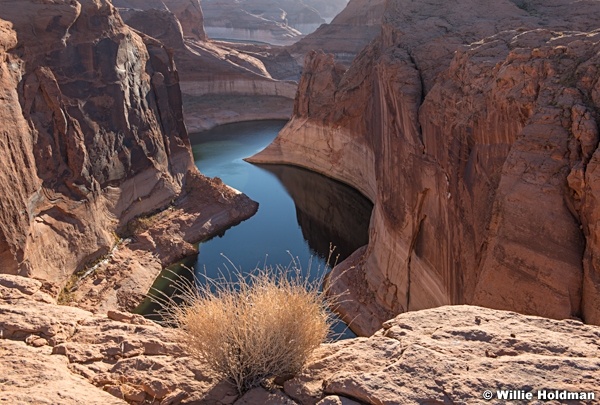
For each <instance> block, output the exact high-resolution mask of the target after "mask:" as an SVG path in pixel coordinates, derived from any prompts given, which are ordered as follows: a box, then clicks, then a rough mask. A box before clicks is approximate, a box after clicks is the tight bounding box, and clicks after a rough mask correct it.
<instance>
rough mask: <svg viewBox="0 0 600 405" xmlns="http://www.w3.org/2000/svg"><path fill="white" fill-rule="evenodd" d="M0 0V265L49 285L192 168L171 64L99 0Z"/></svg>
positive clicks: (97, 251)
mask: <svg viewBox="0 0 600 405" xmlns="http://www.w3.org/2000/svg"><path fill="white" fill-rule="evenodd" d="M0 6H1V7H0V19H2V20H3V21H2V22H1V24H0V35H1V37H0V69H1V70H0V71H1V72H2V76H1V91H2V97H1V98H0V117H1V118H2V122H3V123H4V127H3V129H2V132H1V141H0V153H1V154H2V156H3V159H2V161H3V163H2V169H1V170H0V193H1V194H2V199H1V200H0V204H1V206H0V215H1V217H0V269H1V272H3V273H9V274H20V275H25V276H29V277H34V278H39V279H42V280H44V281H47V282H50V283H51V284H53V285H54V287H55V288H57V287H58V288H60V287H62V286H63V285H64V284H65V283H66V281H67V278H69V277H70V276H71V275H72V274H73V273H74V272H75V271H77V270H81V269H82V268H83V267H85V266H86V265H88V264H90V263H92V262H94V261H95V260H97V259H98V258H100V257H102V256H103V255H105V254H107V253H109V251H111V249H112V248H113V246H115V244H116V243H117V240H118V237H117V233H119V232H120V231H122V230H123V229H124V228H125V226H126V225H127V224H128V222H129V221H130V220H131V219H133V218H135V217H137V216H139V215H141V214H147V213H150V212H153V211H155V210H158V209H161V208H164V207H166V206H168V205H169V204H171V203H172V202H173V201H174V200H175V199H176V198H177V197H179V196H180V191H181V190H182V186H183V185H184V184H185V183H186V182H187V181H188V178H189V177H190V173H193V174H194V177H197V169H196V168H195V166H194V164H193V159H192V155H191V150H190V145H189V139H188V133H187V130H186V128H185V125H184V122H183V113H182V95H181V92H180V88H179V80H178V72H177V70H176V68H175V64H174V61H173V57H172V54H171V52H170V51H169V50H168V49H167V48H165V46H164V45H163V44H162V43H160V42H158V41H157V40H155V39H153V38H150V37H149V36H146V35H143V34H140V33H136V32H134V31H133V30H131V29H130V28H129V27H128V26H127V25H125V24H124V23H123V22H122V20H121V17H120V16H119V14H118V13H117V11H116V9H115V8H114V7H113V6H112V4H111V3H110V2H109V1H96V0H81V1H54V2H39V1H33V0H31V1H22V0H19V1H16V0H2V1H0ZM4 20H6V21H4ZM207 184H209V187H210V183H207ZM237 220H239V218H238V219H237ZM52 291H56V290H55V289H52Z"/></svg>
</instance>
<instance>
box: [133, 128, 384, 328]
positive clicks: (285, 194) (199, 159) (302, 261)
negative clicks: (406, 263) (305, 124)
mask: <svg viewBox="0 0 600 405" xmlns="http://www.w3.org/2000/svg"><path fill="white" fill-rule="evenodd" d="M284 125H285V121H255V122H242V123H236V124H229V125H223V126H220V127H217V128H215V129H212V130H209V131H204V132H200V133H197V134H192V135H191V136H190V139H191V143H192V149H193V153H194V160H195V163H196V166H197V167H198V169H199V170H200V172H202V173H203V174H204V175H206V176H209V177H219V178H221V179H222V180H223V182H225V184H228V185H230V186H231V187H234V188H236V189H237V190H240V191H241V192H243V193H244V194H246V195H248V196H249V197H250V198H252V199H253V200H255V201H257V202H258V203H259V204H260V205H259V209H258V212H257V213H256V214H255V215H254V216H253V217H251V218H250V219H248V220H246V221H244V222H242V223H240V224H239V225H236V226H234V227H232V228H230V229H228V230H227V231H225V232H224V233H223V234H222V235H220V236H217V237H214V238H213V239H211V240H209V241H206V242H204V243H201V244H200V246H199V254H198V255H197V256H194V257H191V258H188V259H186V260H184V261H183V262H182V263H181V264H178V265H175V266H172V267H171V268H170V270H169V271H176V272H178V273H179V272H180V270H181V269H180V267H181V266H182V265H184V266H186V267H192V268H193V269H194V270H195V272H196V275H198V276H200V278H202V277H203V275H204V274H206V276H208V277H211V278H218V277H219V276H221V275H227V274H228V273H229V272H230V271H232V270H234V268H233V266H235V267H236V268H237V269H238V270H240V271H242V272H243V273H247V272H250V271H252V270H254V269H256V268H263V267H264V266H265V265H267V266H273V267H274V266H276V265H282V266H284V267H286V266H288V265H290V264H292V261H294V262H295V264H296V265H297V266H299V267H301V268H302V270H303V275H304V276H307V277H309V278H310V279H315V278H316V277H319V276H321V275H323V272H324V271H326V269H327V267H331V266H333V265H334V264H335V263H336V261H337V262H339V261H342V260H344V259H345V258H347V257H348V256H349V255H350V254H352V253H353V252H354V251H355V250H356V249H358V248H360V247H361V246H364V245H366V244H367V243H368V226H369V219H370V215H371V211H372V208H373V206H372V204H371V202H370V201H369V200H368V199H367V198H365V197H364V196H363V195H361V194H360V193H359V192H358V191H356V190H355V189H353V188H351V187H349V186H347V185H345V184H342V183H340V182H337V181H334V180H331V179H329V178H327V177H325V176H322V175H320V174H318V173H314V172H311V171H308V170H305V169H301V168H298V167H294V166H286V165H254V164H250V163H247V162H245V161H244V160H243V159H244V158H245V157H248V156H251V155H253V154H255V153H257V152H259V151H260V150H262V149H263V148H264V147H266V146H267V145H268V144H269V143H270V142H271V141H272V140H273V139H274V138H275V137H276V136H277V133H278V132H279V130H280V129H281V128H283V126H284ZM332 246H333V247H335V249H334V251H333V253H332V254H331V255H330V249H331V247H332ZM330 256H331V258H330ZM328 259H329V260H330V263H327V261H328ZM167 273H168V272H167ZM163 276H166V277H169V275H168V274H163ZM154 287H155V288H158V289H166V288H168V285H165V281H164V280H161V277H159V279H158V280H157V282H156V284H155V286H154ZM155 309H156V306H154V305H149V302H148V301H146V302H144V303H143V304H142V305H141V306H140V308H139V310H138V312H140V313H144V314H147V315H148V316H152V313H153V311H154V310H155ZM334 335H335V336H336V337H337V336H339V337H344V338H347V337H352V336H354V334H353V333H352V332H351V331H349V330H347V327H346V325H345V324H343V323H341V321H339V322H337V323H336V325H335V326H334Z"/></svg>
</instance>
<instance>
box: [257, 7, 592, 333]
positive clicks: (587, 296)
mask: <svg viewBox="0 0 600 405" xmlns="http://www.w3.org/2000/svg"><path fill="white" fill-rule="evenodd" d="M598 16H600V2H598V1H578V2H571V1H553V2H542V1H528V2H526V3H523V2H513V1H508V0H505V1H493V2H492V1H484V2H474V1H468V0H463V1H459V2H452V3H448V2H441V1H439V2H438V1H434V2H429V3H428V4H421V3H419V4H416V3H413V2H409V1H395V2H388V3H387V7H386V11H385V14H384V19H383V21H384V23H383V26H382V30H381V34H380V35H379V37H378V38H377V39H376V40H375V41H374V42H373V43H372V44H371V45H369V46H368V47H367V48H365V49H364V50H363V51H362V52H361V54H360V55H359V56H358V57H357V58H356V60H355V61H354V62H353V64H352V65H351V66H350V68H349V69H348V70H345V69H344V68H343V67H342V66H340V65H339V64H336V63H335V62H334V60H333V56H327V55H324V54H322V53H310V54H309V55H308V56H307V58H306V64H305V72H304V75H303V77H302V79H301V82H300V86H299V92H298V97H297V99H296V104H295V112H294V118H293V119H292V121H291V122H290V123H289V124H288V126H287V127H286V128H284V129H283V130H282V132H281V133H280V135H279V137H278V138H277V139H276V140H275V141H274V143H273V144H272V145H271V146H269V147H268V148H267V149H266V150H265V151H263V152H261V153H260V154H258V155H257V156H255V157H254V158H253V159H252V160H253V161H256V162H262V163H268V162H276V163H293V164H297V165H300V166H304V167H307V168H310V169H312V170H316V171H319V172H321V173H324V174H327V175H329V176H332V177H334V178H337V179H340V180H342V181H344V182H347V183H349V184H351V185H353V186H355V187H356V188H357V189H359V190H361V191H362V192H363V193H364V194H365V195H366V196H368V197H369V198H370V199H371V200H372V201H373V202H374V203H375V209H374V213H373V216H372V218H371V227H370V243H369V246H368V247H367V248H366V249H365V250H364V251H361V252H357V253H356V254H355V255H354V256H353V257H351V258H350V259H349V261H348V262H346V263H345V264H344V263H342V264H341V265H340V266H338V268H337V269H336V271H337V272H338V273H342V274H343V276H342V278H341V279H340V280H341V283H340V286H339V288H341V289H343V288H346V287H348V288H349V289H350V290H351V293H352V294H353V297H354V299H355V301H356V302H359V303H360V304H361V305H359V306H357V307H355V308H352V307H350V306H348V307H347V308H341V311H342V312H345V313H346V317H347V319H348V320H352V319H355V321H354V322H353V328H354V329H355V330H356V331H358V332H359V333H362V334H370V333H372V332H373V331H375V330H376V329H377V328H378V327H379V325H381V322H382V321H384V320H385V318H386V317H389V316H390V315H391V314H397V313H400V312H404V311H409V310H417V309H423V308H430V307H435V306H440V305H445V304H462V303H472V304H477V305H483V306H488V307H493V308H499V309H509V310H514V311H518V312H522V313H526V314H536V315H542V316H546V317H551V318H559V319H562V318H570V317H581V318H582V319H584V320H585V321H586V322H589V323H595V324H599V323H600V307H599V304H598V303H599V302H600V301H598V299H597V298H598V296H599V292H600V291H598V289H599V288H600V278H599V276H598V274H599V273H598V271H599V269H600V265H599V264H598V251H600V244H599V241H598V238H597V236H596V234H597V229H596V228H597V225H596V219H597V217H598V214H597V212H596V211H597V209H598V208H597V207H598V205H597V204H596V197H595V196H596V194H597V191H596V188H597V187H596V184H597V181H596V180H595V172H596V170H595V168H596V160H597V156H596V155H597V153H596V151H597V146H598V140H599V138H598V111H599V108H600V98H599V95H600V87H598V83H600V82H599V80H598V79H599V77H600V72H599V71H598V69H597V66H598V63H599V62H600V60H599V59H598V58H599V57H598V55H599V50H600V33H599V32H598V31H594V29H596V28H598V19H597V17H598ZM351 264H352V265H353V266H354V267H353V268H351V269H350V271H347V272H344V270H345V269H348V268H349V266H350V265H351ZM357 312H358V313H357Z"/></svg>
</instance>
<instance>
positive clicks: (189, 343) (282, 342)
mask: <svg viewBox="0 0 600 405" xmlns="http://www.w3.org/2000/svg"><path fill="white" fill-rule="evenodd" d="M234 278H235V281H227V280H225V279H224V278H222V279H220V280H216V281H213V280H208V279H207V280H206V282H204V283H202V284H200V286H197V285H196V286H195V285H193V284H190V283H185V282H184V283H180V285H179V286H178V287H177V288H178V290H179V294H177V296H178V297H179V298H183V300H184V302H185V304H184V305H174V302H173V301H172V299H170V301H171V305H168V306H167V307H166V308H167V309H166V312H167V320H170V321H171V322H173V323H174V324H175V325H176V326H178V327H179V331H180V332H181V338H182V340H183V343H184V344H183V347H184V348H186V349H187V351H188V352H189V353H190V354H191V355H193V356H195V357H197V358H199V359H200V360H203V361H205V362H206V363H208V365H209V366H210V367H211V368H212V369H213V370H214V371H216V372H217V373H218V374H219V375H220V376H221V377H223V378H226V379H228V380H229V381H231V382H232V383H233V384H234V385H235V386H236V387H237V389H238V391H239V393H240V394H241V393H244V392H246V391H247V390H249V389H251V388H253V387H256V386H259V385H260V384H261V383H264V382H266V381H268V380H270V379H273V378H277V377H282V378H286V377H290V376H293V375H295V374H297V373H298V372H299V371H301V369H302V367H303V366H304V364H305V363H306V361H307V360H308V358H309V356H310V355H311V353H312V352H313V350H314V349H316V348H317V347H318V346H319V345H320V344H321V343H323V342H324V341H325V340H326V339H327V336H328V334H329V332H330V326H331V315H330V313H329V311H328V309H327V308H328V299H327V298H326V297H325V295H324V294H323V293H321V292H320V291H319V287H320V285H321V281H322V280H317V281H316V282H308V281H307V279H306V278H304V277H303V276H302V274H301V273H300V271H299V270H297V269H291V270H290V269H289V268H288V269H284V268H281V267H277V268H275V269H273V268H266V269H264V270H257V271H256V272H255V273H253V274H250V275H247V276H245V277H244V276H242V275H241V274H239V273H237V274H236V275H235V277H234ZM179 281H181V278H180V279H179Z"/></svg>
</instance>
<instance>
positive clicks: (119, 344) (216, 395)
mask: <svg viewBox="0 0 600 405" xmlns="http://www.w3.org/2000/svg"><path fill="white" fill-rule="evenodd" d="M41 288H42V285H41V283H40V282H39V281H36V280H31V279H25V278H22V277H18V276H8V275H0V354H1V356H0V367H2V370H3V374H2V379H0V401H8V402H11V403H15V402H16V403H21V402H22V403H60V404H79V403H81V401H87V402H89V403H92V404H96V403H98V404H124V403H134V404H135V403H149V404H215V405H225V404H237V405H243V404H259V403H260V404H272V405H282V404H286V405H287V404H289V405H293V404H301V405H308V404H319V405H332V404H338V405H339V404H342V405H344V404H345V405H360V404H373V405H375V404H404V403H449V404H453V403H479V402H481V401H482V400H481V399H480V398H482V394H483V392H484V391H485V390H491V391H492V392H494V393H495V392H496V391H497V390H514V391H519V392H520V391H525V392H529V391H530V392H531V393H532V395H534V396H535V398H536V399H537V395H538V391H541V390H544V389H547V390H549V391H551V392H554V391H559V392H562V391H569V392H583V393H586V392H594V391H596V392H595V395H596V398H595V399H596V400H597V395H598V393H597V387H598V385H599V383H600V357H599V346H598V342H599V341H600V329H599V328H598V327H594V326H589V325H584V324H582V323H581V322H578V321H572V320H568V321H553V320H549V319H543V318H537V317H530V316H523V315H518V314H515V313H511V312H504V311H496V310H489V309H483V308H478V307H469V306H457V307H443V308H437V309H431V310H426V311H419V312H413V313H408V314H402V315H400V316H398V317H397V318H395V319H392V320H390V321H388V322H385V324H384V325H383V329H381V330H380V331H378V332H377V333H375V334H374V335H373V336H372V337H370V338H368V339H367V338H358V339H350V340H345V341H340V342H337V343H333V344H325V345H322V346H321V347H320V348H319V349H317V351H316V352H315V353H314V356H313V358H312V359H311V361H310V362H309V364H308V366H307V368H306V369H305V370H304V371H303V372H302V373H301V374H300V375H298V376H297V377H295V378H293V379H291V380H288V381H286V382H285V383H284V386H283V389H280V388H279V389H278V388H277V387H274V389H272V390H271V391H267V390H265V389H263V388H257V389H254V390H252V391H250V392H248V393H246V394H245V395H244V396H243V397H241V398H239V397H238V396H237V393H236V390H235V388H234V387H233V386H231V385H229V384H228V383H226V382H224V381H219V379H218V378H216V377H215V376H214V374H213V373H212V372H211V371H210V370H208V369H207V367H206V366H205V365H204V364H203V363H202V362H199V361H197V360H195V359H193V358H190V357H188V356H187V355H186V354H185V352H184V351H183V350H182V349H183V344H182V343H180V342H181V341H180V340H179V339H178V338H177V337H176V336H175V333H174V331H173V330H169V329H167V328H162V327H159V326H157V325H155V324H153V323H151V322H149V321H147V320H146V319H144V318H142V317H140V316H137V315H131V314H126V313H122V312H118V311H110V312H108V314H107V315H108V316H106V315H102V316H101V315H94V314H92V313H90V312H87V311H84V310H82V309H78V308H72V307H64V306H56V305H55V304H54V303H53V299H52V297H50V296H48V295H47V294H45V293H44V292H43V291H42V290H41ZM178 342H179V343H178ZM581 402H582V403H592V402H593V401H581Z"/></svg>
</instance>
